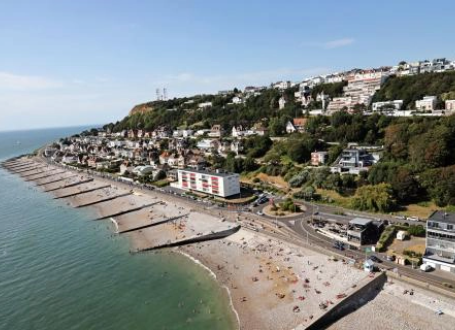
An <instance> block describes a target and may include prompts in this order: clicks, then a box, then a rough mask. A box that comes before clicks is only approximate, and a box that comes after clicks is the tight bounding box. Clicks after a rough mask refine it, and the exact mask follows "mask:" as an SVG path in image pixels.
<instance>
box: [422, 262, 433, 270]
mask: <svg viewBox="0 0 455 330" xmlns="http://www.w3.org/2000/svg"><path fill="white" fill-rule="evenodd" d="M420 270H421V271H423V272H429V271H431V270H433V267H431V266H430V265H429V264H421V265H420Z"/></svg>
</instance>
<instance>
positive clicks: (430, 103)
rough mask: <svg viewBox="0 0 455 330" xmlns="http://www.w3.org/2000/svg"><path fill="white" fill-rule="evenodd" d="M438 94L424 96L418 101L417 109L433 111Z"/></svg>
mask: <svg viewBox="0 0 455 330" xmlns="http://www.w3.org/2000/svg"><path fill="white" fill-rule="evenodd" d="M436 102H437V97H436V96H424V97H423V99H422V100H418V101H416V109H417V110H422V111H433V110H434V109H435V108H436Z"/></svg>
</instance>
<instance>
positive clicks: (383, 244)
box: [376, 226, 395, 252]
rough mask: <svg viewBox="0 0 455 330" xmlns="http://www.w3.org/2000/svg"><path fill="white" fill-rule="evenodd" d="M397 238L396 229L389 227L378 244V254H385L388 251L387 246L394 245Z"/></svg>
mask: <svg viewBox="0 0 455 330" xmlns="http://www.w3.org/2000/svg"><path fill="white" fill-rule="evenodd" d="M394 237H395V227H394V226H388V227H387V228H386V229H384V231H383V232H382V234H381V237H379V240H378V242H377V243H376V250H377V251H378V252H384V251H385V250H386V249H387V246H388V245H389V244H390V243H392V241H393V239H394Z"/></svg>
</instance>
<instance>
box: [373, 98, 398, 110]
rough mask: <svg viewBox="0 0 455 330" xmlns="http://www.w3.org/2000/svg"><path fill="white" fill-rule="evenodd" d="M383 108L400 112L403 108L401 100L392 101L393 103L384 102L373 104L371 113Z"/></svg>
mask: <svg viewBox="0 0 455 330" xmlns="http://www.w3.org/2000/svg"><path fill="white" fill-rule="evenodd" d="M384 106H387V108H390V109H392V110H400V109H401V107H402V106H403V100H393V101H384V102H374V103H373V107H372V108H373V111H380V110H381V109H382V108H383V107H384Z"/></svg>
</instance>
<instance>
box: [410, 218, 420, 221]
mask: <svg viewBox="0 0 455 330" xmlns="http://www.w3.org/2000/svg"><path fill="white" fill-rule="evenodd" d="M407 220H408V221H420V219H419V218H418V217H407Z"/></svg>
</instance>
